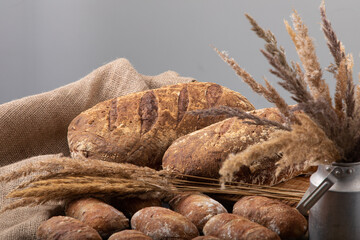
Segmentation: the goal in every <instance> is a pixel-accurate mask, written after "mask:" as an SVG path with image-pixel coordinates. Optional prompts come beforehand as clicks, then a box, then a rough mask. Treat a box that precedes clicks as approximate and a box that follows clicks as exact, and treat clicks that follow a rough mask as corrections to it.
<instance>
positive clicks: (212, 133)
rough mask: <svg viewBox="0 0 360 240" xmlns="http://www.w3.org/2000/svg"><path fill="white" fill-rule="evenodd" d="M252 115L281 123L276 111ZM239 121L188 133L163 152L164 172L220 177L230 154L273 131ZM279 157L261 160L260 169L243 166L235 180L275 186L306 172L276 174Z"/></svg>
mask: <svg viewBox="0 0 360 240" xmlns="http://www.w3.org/2000/svg"><path fill="white" fill-rule="evenodd" d="M250 113H252V114H253V115H256V116H259V117H261V118H267V119H269V120H273V121H278V122H281V121H282V117H281V115H280V113H279V111H278V110H277V109H276V108H265V109H259V110H254V111H251V112H250ZM244 121H245V120H240V119H238V118H235V117H234V118H229V119H225V120H223V121H221V122H218V123H214V124H212V125H210V126H208V127H205V128H203V129H200V130H198V131H195V132H193V133H190V134H187V135H185V136H183V137H180V138H178V139H177V140H175V141H174V142H173V143H172V145H171V146H170V147H169V148H168V149H167V150H166V152H165V154H164V157H163V160H162V165H163V168H164V169H167V170H175V171H177V172H180V173H182V174H187V175H194V176H203V177H210V178H219V170H220V168H221V165H222V163H223V162H224V161H225V160H226V158H227V157H228V156H229V154H230V153H238V152H241V151H243V150H245V149H246V148H247V147H249V146H250V145H253V144H256V143H259V142H261V141H265V140H267V139H268V138H269V136H270V135H271V133H272V132H274V131H275V130H276V129H275V128H274V127H270V126H263V125H251V124H247V123H245V122H244ZM278 160H280V156H272V157H269V158H265V159H259V161H261V164H260V166H261V168H260V169H258V170H256V171H254V172H251V171H250V169H249V168H248V167H245V166H243V167H242V168H241V169H240V171H239V172H238V173H237V175H236V176H235V179H234V181H240V182H245V183H252V184H264V185H274V184H277V183H280V182H282V181H285V180H288V179H291V178H293V177H295V176H297V175H300V174H302V173H304V172H307V170H305V169H304V170H299V171H297V170H294V169H292V170H290V169H286V170H284V171H282V172H281V173H280V174H279V175H275V172H276V165H275V163H276V162H277V161H278Z"/></svg>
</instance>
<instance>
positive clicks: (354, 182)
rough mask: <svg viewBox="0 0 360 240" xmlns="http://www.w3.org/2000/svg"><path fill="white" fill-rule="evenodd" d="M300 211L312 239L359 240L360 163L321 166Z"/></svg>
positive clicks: (301, 204)
mask: <svg viewBox="0 0 360 240" xmlns="http://www.w3.org/2000/svg"><path fill="white" fill-rule="evenodd" d="M297 209H298V210H299V211H300V212H301V213H302V214H303V215H307V214H308V212H309V239H310V240H332V239H334V240H340V239H341V240H355V239H360V162H357V163H333V164H332V165H321V166H319V167H318V170H317V172H315V173H314V174H313V175H312V176H311V177H310V187H309V189H308V190H307V191H306V193H305V194H304V196H303V198H302V199H301V201H300V203H299V205H298V206H297Z"/></svg>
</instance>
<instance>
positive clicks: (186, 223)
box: [131, 207, 199, 240]
mask: <svg viewBox="0 0 360 240" xmlns="http://www.w3.org/2000/svg"><path fill="white" fill-rule="evenodd" d="M131 228H132V229H135V230H139V231H141V232H143V233H145V234H146V235H148V236H150V237H152V238H153V239H155V240H160V239H172V238H173V239H192V238H194V237H197V236H199V232H198V230H197V228H196V226H195V225H194V224H193V223H192V222H190V220H189V219H187V218H186V217H184V216H183V215H181V214H179V213H177V212H174V211H172V210H170V209H167V208H163V207H147V208H143V209H141V210H140V211H138V212H136V213H135V214H134V216H133V217H132V219H131Z"/></svg>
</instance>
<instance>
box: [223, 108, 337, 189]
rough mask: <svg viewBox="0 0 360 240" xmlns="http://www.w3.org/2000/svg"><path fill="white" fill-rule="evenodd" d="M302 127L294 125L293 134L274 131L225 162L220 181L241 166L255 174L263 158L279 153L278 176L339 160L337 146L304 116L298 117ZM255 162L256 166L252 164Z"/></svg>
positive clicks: (299, 115) (224, 179)
mask: <svg viewBox="0 0 360 240" xmlns="http://www.w3.org/2000/svg"><path fill="white" fill-rule="evenodd" d="M297 117H298V119H299V120H300V122H301V125H299V124H295V125H293V126H292V127H293V129H292V131H290V132H289V131H276V132H275V133H273V135H272V136H271V138H270V139H269V140H268V141H265V142H262V143H259V144H255V145H252V146H250V147H248V148H247V149H245V150H244V151H242V152H240V153H238V154H233V155H230V156H229V157H228V159H226V160H225V162H224V164H223V165H222V167H221V169H220V171H219V173H220V175H221V182H222V183H223V184H224V183H225V182H228V181H231V180H232V179H233V178H234V175H235V174H236V172H238V171H239V170H240V168H241V166H243V165H245V166H248V167H249V168H250V169H252V170H253V171H255V170H256V169H257V168H258V167H259V166H260V165H261V161H259V159H263V158H265V157H271V156H274V155H276V154H281V155H282V158H281V159H280V160H279V161H278V162H277V173H280V172H281V171H282V170H284V169H285V168H293V169H297V168H300V167H301V168H303V169H306V168H308V167H310V166H316V165H319V164H324V163H325V164H330V163H331V162H334V161H336V160H339V159H340V158H341V156H340V154H339V151H338V150H337V147H336V146H335V144H334V142H333V141H331V140H330V139H329V138H328V137H327V136H326V134H325V133H324V131H323V130H322V129H321V128H320V127H319V126H318V125H317V124H316V123H315V122H313V121H312V120H311V119H310V118H309V117H308V116H307V115H306V114H302V113H300V114H298V115H297ZM254 163H256V164H254Z"/></svg>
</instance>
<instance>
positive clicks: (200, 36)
mask: <svg viewBox="0 0 360 240" xmlns="http://www.w3.org/2000/svg"><path fill="white" fill-rule="evenodd" d="M320 3H321V1H320V0H302V1H289V0H253V1H250V0H246V1H242V0H187V1H173V0H120V1H115V0H98V1H95V0H77V1H74V0H56V1H49V0H36V1H35V0H34V1H30V0H28V1H24V0H0V103H4V102H7V101H10V100H14V99H17V98H20V97H24V96H28V95H32V94H36V93H41V92H44V91H49V90H52V89H54V88H57V87H59V86H62V85H65V84H67V83H70V82H73V81H76V80H78V79H80V78H81V77H83V76H85V75H86V74H88V73H89V72H91V71H92V70H93V69H95V68H97V67H99V66H101V65H103V64H104V63H107V62H109V61H111V60H114V59H116V58H119V57H125V58H128V59H129V60H130V62H131V63H132V64H133V65H134V66H135V68H136V69H137V70H138V71H139V72H140V73H143V74H148V75H155V74H158V73H161V72H163V71H166V70H174V71H177V72H178V73H180V74H181V75H183V76H191V77H194V78H196V79H197V80H199V81H210V82H216V83H219V84H222V85H224V86H226V87H229V88H231V89H233V90H236V91H239V92H241V93H243V95H245V96H246V97H247V98H248V99H249V100H250V101H251V102H252V103H253V104H254V105H255V106H256V107H257V108H262V107H268V106H271V105H270V104H268V103H267V102H266V101H265V100H264V99H263V98H262V97H259V96H258V95H256V94H254V93H252V92H251V90H250V88H249V87H248V86H247V85H245V84H244V83H243V82H242V81H241V80H240V79H239V78H238V77H236V75H235V74H234V73H233V71H232V69H231V68H230V67H228V66H227V65H226V64H225V63H224V62H222V60H221V59H220V58H219V57H218V56H217V55H216V53H215V52H214V51H213V50H212V49H211V48H210V46H209V45H210V44H213V45H215V46H216V47H218V48H219V49H221V50H227V51H228V52H229V53H230V55H231V56H232V57H234V58H235V59H236V60H237V61H238V62H239V64H240V65H241V66H243V67H244V68H245V69H246V70H247V71H249V72H250V73H251V74H252V75H253V76H254V77H255V78H256V79H258V80H259V81H262V76H266V77H268V79H269V80H271V82H273V83H274V85H275V82H276V78H275V77H273V76H271V74H270V73H268V69H269V65H268V64H267V62H266V60H265V59H264V58H263V57H262V55H261V54H260V52H259V49H260V48H261V47H262V46H263V42H262V41H261V40H259V39H258V38H257V37H256V36H255V35H254V34H253V33H252V32H251V30H250V27H249V24H248V22H247V20H246V18H245V17H244V13H245V12H247V13H249V14H250V15H252V16H253V17H254V18H255V19H257V21H258V23H259V24H260V25H261V26H263V27H265V28H268V29H271V30H272V31H273V32H274V33H275V35H276V36H277V39H278V42H279V43H280V44H281V45H283V46H284V47H285V49H286V50H287V55H288V59H293V60H296V61H298V57H297V55H296V53H295V49H294V47H293V46H292V43H291V40H290V38H289V36H288V35H287V33H286V30H285V28H284V24H283V20H284V19H287V20H290V17H289V16H290V14H291V11H292V9H294V8H295V9H297V10H298V12H299V13H300V14H301V16H302V17H303V20H304V21H305V23H306V24H307V25H308V27H309V32H310V35H311V36H313V37H314V38H315V44H316V46H317V53H318V56H319V59H320V63H321V65H322V66H323V67H326V66H328V64H329V63H330V62H331V61H332V58H331V56H330V54H329V51H328V49H327V47H326V45H325V40H324V37H323V34H322V32H321V31H320V15H319V5H320ZM326 5H327V14H328V17H329V18H330V20H331V21H332V24H333V26H334V28H335V30H336V32H337V34H338V36H339V38H340V39H341V40H342V41H343V43H344V44H345V46H346V50H347V52H352V53H353V54H354V59H355V68H354V70H355V71H354V73H357V72H358V71H359V67H358V66H359V47H360V44H358V43H359V41H360V31H358V28H359V23H360V15H359V14H358V12H359V11H358V8H359V3H358V2H357V1H355V0H353V1H335V0H328V1H327V2H326ZM356 75H357V74H356ZM325 77H326V78H327V79H328V82H329V83H330V85H331V89H332V91H333V89H334V80H333V78H332V77H331V75H330V74H325ZM355 79H357V77H356V78H355ZM281 93H283V94H284V96H286V99H287V100H289V97H288V95H287V94H285V93H284V91H281ZM289 103H292V102H291V101H290V100H289Z"/></svg>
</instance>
